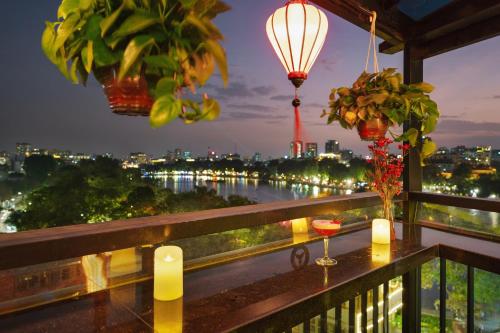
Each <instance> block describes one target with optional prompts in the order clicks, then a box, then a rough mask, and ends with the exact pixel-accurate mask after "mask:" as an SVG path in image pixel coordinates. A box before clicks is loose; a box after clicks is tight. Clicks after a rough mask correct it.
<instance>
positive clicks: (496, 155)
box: [491, 149, 500, 162]
mask: <svg viewBox="0 0 500 333" xmlns="http://www.w3.org/2000/svg"><path fill="white" fill-rule="evenodd" d="M491 160H492V161H495V162H500V149H494V150H492V151H491Z"/></svg>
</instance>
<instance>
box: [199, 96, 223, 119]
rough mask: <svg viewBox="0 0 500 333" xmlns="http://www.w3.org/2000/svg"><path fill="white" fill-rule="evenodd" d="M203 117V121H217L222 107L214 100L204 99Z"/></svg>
mask: <svg viewBox="0 0 500 333" xmlns="http://www.w3.org/2000/svg"><path fill="white" fill-rule="evenodd" d="M202 111H203V115H202V117H201V119H203V120H208V121H211V120H215V119H217V118H218V117H219V115H220V105H219V103H218V102H217V101H216V100H215V99H213V98H204V99H203V109H202Z"/></svg>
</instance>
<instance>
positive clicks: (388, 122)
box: [322, 13, 439, 161]
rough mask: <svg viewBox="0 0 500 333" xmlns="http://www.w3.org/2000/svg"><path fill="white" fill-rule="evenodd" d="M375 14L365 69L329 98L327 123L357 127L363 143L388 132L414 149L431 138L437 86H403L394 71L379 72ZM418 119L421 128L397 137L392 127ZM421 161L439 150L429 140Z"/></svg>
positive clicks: (336, 89)
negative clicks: (370, 64)
mask: <svg viewBox="0 0 500 333" xmlns="http://www.w3.org/2000/svg"><path fill="white" fill-rule="evenodd" d="M375 22H376V13H373V16H372V27H371V32H370V46H369V48H368V55H367V59H366V65H365V70H364V71H363V73H361V75H360V76H359V77H358V79H357V80H356V81H355V82H354V83H353V85H352V87H351V88H349V87H341V88H334V89H332V91H331V94H330V98H329V100H330V101H329V111H326V110H325V111H323V114H322V117H325V116H327V117H328V121H327V123H328V124H331V123H333V122H335V121H338V122H339V123H340V125H341V126H342V127H343V128H347V129H352V128H357V130H358V133H359V136H360V138H361V139H362V140H366V141H376V140H379V139H383V138H385V137H386V134H387V132H388V131H389V132H390V134H391V136H392V137H393V138H394V140H395V141H399V142H402V141H408V142H409V143H410V145H411V146H412V147H416V146H417V145H419V143H420V140H419V137H422V136H423V135H424V136H425V135H428V134H429V133H431V132H433V131H434V129H435V128H436V124H437V121H438V119H439V110H438V106H437V104H436V102H434V101H433V100H432V99H431V97H430V96H429V94H430V93H431V92H432V91H433V90H434V87H433V86H432V85H430V84H429V83H425V82H421V83H416V84H404V83H403V76H402V75H401V73H398V72H397V71H396V69H395V68H387V69H384V70H383V71H379V67H378V61H377V52H376V42H375V38H376V37H375ZM372 47H373V63H374V73H368V71H367V70H368V62H369V58H370V50H371V49H372ZM410 118H411V119H414V120H416V123H418V127H411V128H409V129H407V130H406V131H404V132H403V133H401V134H395V133H394V132H391V131H390V130H389V128H390V127H397V126H402V125H403V123H404V122H405V121H408V120H409V119H410ZM419 148H420V152H421V160H422V161H423V160H424V159H425V158H427V157H429V156H430V155H432V154H433V153H434V151H435V150H436V144H435V143H434V142H433V141H431V140H430V139H429V138H426V139H424V140H423V144H422V146H421V147H420V146H419Z"/></svg>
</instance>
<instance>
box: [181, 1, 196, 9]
mask: <svg viewBox="0 0 500 333" xmlns="http://www.w3.org/2000/svg"><path fill="white" fill-rule="evenodd" d="M197 1H198V0H180V3H181V5H182V7H184V8H186V9H189V8H191V7H193V6H194V5H195V4H196V2H197Z"/></svg>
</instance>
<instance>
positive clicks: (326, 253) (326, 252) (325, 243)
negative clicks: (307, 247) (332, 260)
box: [323, 237, 328, 259]
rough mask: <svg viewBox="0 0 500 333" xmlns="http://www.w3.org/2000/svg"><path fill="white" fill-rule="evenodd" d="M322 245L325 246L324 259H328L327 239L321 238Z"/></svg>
mask: <svg viewBox="0 0 500 333" xmlns="http://www.w3.org/2000/svg"><path fill="white" fill-rule="evenodd" d="M323 243H324V245H325V259H327V258H328V237H323Z"/></svg>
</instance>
